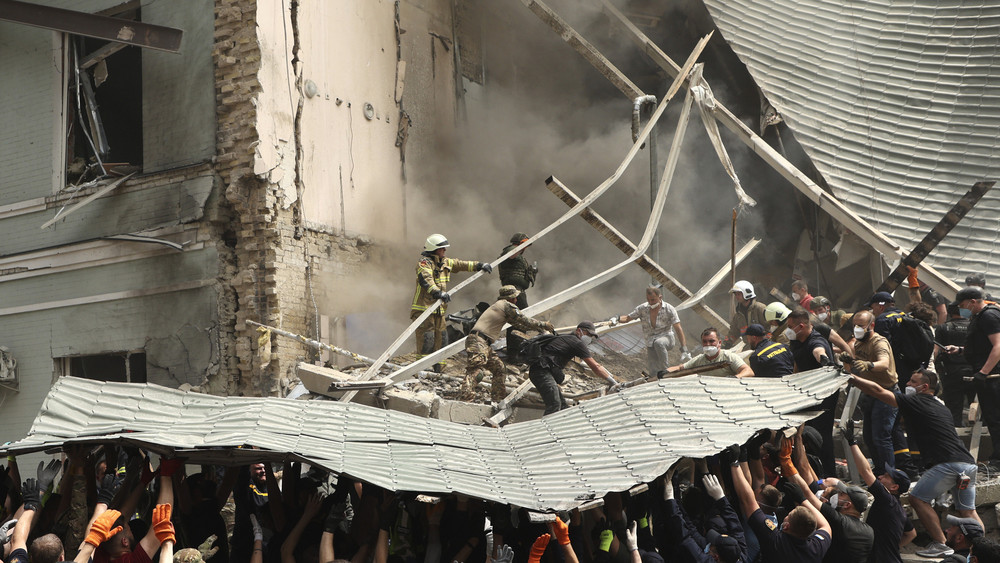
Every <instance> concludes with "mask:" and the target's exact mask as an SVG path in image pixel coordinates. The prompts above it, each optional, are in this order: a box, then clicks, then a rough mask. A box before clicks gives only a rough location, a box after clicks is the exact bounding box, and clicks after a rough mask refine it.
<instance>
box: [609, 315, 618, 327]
mask: <svg viewBox="0 0 1000 563" xmlns="http://www.w3.org/2000/svg"><path fill="white" fill-rule="evenodd" d="M617 324H618V315H615V316H613V317H611V318H610V319H608V325H610V326H615V325H617Z"/></svg>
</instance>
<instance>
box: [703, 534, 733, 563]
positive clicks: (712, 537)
mask: <svg viewBox="0 0 1000 563" xmlns="http://www.w3.org/2000/svg"><path fill="white" fill-rule="evenodd" d="M705 539H706V540H707V541H708V543H710V544H712V545H713V546H715V552H716V553H718V554H719V558H720V559H721V560H722V561H725V562H726V563H736V562H737V561H739V560H740V555H741V554H740V544H739V542H738V541H736V538H733V537H730V536H726V535H723V534H720V533H719V532H718V531H716V530H709V531H708V533H706V534H705Z"/></svg>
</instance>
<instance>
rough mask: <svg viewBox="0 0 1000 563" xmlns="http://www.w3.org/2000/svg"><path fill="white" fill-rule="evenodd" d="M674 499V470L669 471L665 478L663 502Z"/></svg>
mask: <svg viewBox="0 0 1000 563" xmlns="http://www.w3.org/2000/svg"><path fill="white" fill-rule="evenodd" d="M673 499H674V472H673V470H671V471H667V474H666V475H664V476H663V500H673Z"/></svg>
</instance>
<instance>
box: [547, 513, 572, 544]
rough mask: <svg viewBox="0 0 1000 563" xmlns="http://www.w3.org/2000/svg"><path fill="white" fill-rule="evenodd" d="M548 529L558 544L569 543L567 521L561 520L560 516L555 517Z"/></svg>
mask: <svg viewBox="0 0 1000 563" xmlns="http://www.w3.org/2000/svg"><path fill="white" fill-rule="evenodd" d="M549 530H551V531H552V535H553V536H555V537H556V541H558V542H559V545H569V523H568V522H563V520H562V518H560V517H558V516H556V519H555V520H554V521H553V522H552V523H551V524H550V525H549Z"/></svg>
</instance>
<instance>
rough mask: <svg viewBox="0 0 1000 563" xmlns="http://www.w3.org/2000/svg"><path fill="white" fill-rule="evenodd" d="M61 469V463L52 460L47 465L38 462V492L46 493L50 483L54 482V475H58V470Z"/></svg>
mask: <svg viewBox="0 0 1000 563" xmlns="http://www.w3.org/2000/svg"><path fill="white" fill-rule="evenodd" d="M60 469H62V462H60V461H59V460H57V459H53V460H52V461H50V462H49V464H48V465H45V462H42V461H39V462H38V472H37V473H38V490H39V491H47V490H49V487H51V486H52V483H53V482H54V481H55V480H56V475H58V474H59V470H60Z"/></svg>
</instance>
